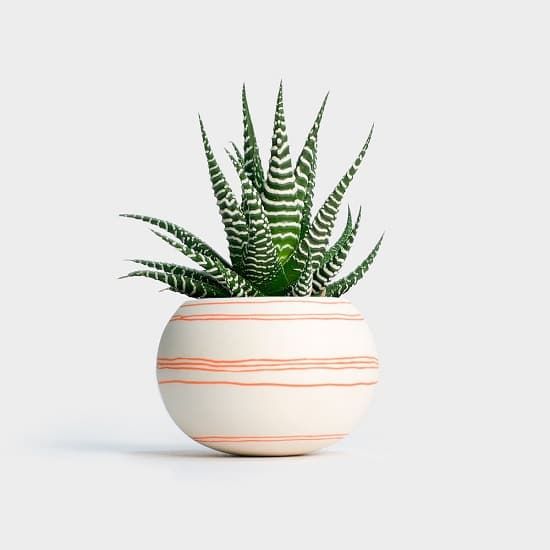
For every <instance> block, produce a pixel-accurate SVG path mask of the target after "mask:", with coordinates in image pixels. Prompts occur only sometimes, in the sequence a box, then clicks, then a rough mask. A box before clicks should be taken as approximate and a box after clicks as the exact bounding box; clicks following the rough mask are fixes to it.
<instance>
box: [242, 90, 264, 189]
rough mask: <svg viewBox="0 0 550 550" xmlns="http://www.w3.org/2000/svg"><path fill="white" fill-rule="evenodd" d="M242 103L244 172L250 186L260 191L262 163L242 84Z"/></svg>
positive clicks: (262, 174)
mask: <svg viewBox="0 0 550 550" xmlns="http://www.w3.org/2000/svg"><path fill="white" fill-rule="evenodd" d="M242 103H243V127H244V150H243V161H244V171H245V173H246V175H247V176H248V179H250V181H251V182H252V185H254V186H255V187H256V189H258V190H260V189H261V188H262V187H263V184H264V170H263V168H262V161H261V159H260V151H259V150H258V142H257V141H256V134H255V133H254V125H253V124H252V117H251V116H250V109H249V108H248V100H247V98H246V88H245V85H244V84H243V92H242Z"/></svg>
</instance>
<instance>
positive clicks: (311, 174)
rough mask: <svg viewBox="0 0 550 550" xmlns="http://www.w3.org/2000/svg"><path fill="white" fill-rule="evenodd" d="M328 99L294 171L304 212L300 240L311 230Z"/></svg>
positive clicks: (312, 128)
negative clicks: (319, 137)
mask: <svg viewBox="0 0 550 550" xmlns="http://www.w3.org/2000/svg"><path fill="white" fill-rule="evenodd" d="M327 99H328V93H327V95H326V96H325V99H324V100H323V103H322V104H321V108H320V109H319V112H318V113H317V116H316V117H315V121H314V123H313V126H312V127H311V130H310V131H309V134H308V136H307V139H306V142H305V144H304V147H303V149H302V152H301V153H300V156H299V157H298V161H297V162H296V168H295V169H294V179H295V181H296V195H297V199H298V208H300V209H301V211H302V218H301V228H300V238H302V237H303V236H304V235H305V234H306V232H307V230H308V229H309V222H310V217H311V208H312V206H313V190H314V187H315V170H316V168H317V135H318V133H319V126H320V125H321V120H322V118H323V112H324V110H325V105H326V103H327Z"/></svg>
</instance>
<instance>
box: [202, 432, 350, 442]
mask: <svg viewBox="0 0 550 550" xmlns="http://www.w3.org/2000/svg"><path fill="white" fill-rule="evenodd" d="M346 435H348V434H347V433H339V434H311V435H305V434H296V435H197V436H192V437H193V439H195V440H196V441H199V440H202V439H273V438H277V439H280V438H284V439H291V438H295V437H296V438H300V439H307V438H310V437H345V436H346Z"/></svg>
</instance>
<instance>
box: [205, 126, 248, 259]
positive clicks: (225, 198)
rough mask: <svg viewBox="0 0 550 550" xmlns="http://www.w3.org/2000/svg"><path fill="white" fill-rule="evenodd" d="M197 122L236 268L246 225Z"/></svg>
mask: <svg viewBox="0 0 550 550" xmlns="http://www.w3.org/2000/svg"><path fill="white" fill-rule="evenodd" d="M199 122H200V127H201V135H202V143H203V145H204V152H205V154H206V160H207V162H208V172H209V174H210V181H211V182H212V189H213V190H214V195H215V197H216V201H217V204H218V209H219V211H220V215H221V218H222V222H223V225H224V229H225V234H226V237H227V243H228V246H229V256H230V258H231V263H232V264H233V265H234V266H236V267H241V265H242V253H241V251H242V247H243V243H244V240H245V239H246V224H245V221H244V217H243V215H242V212H241V209H240V208H239V204H238V202H237V199H236V198H235V195H234V194H233V191H232V190H231V187H230V186H229V184H228V183H227V180H226V179H225V176H224V175H223V173H222V171H221V169H220V166H219V164H218V162H217V160H216V157H215V156H214V153H213V152H212V148H211V147H210V142H209V141H208V136H207V135H206V131H205V129H204V124H203V122H202V119H201V118H200V116H199Z"/></svg>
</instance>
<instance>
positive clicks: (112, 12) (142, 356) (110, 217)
mask: <svg viewBox="0 0 550 550" xmlns="http://www.w3.org/2000/svg"><path fill="white" fill-rule="evenodd" d="M546 4H547V3H546V2H542V1H540V2H537V1H534V0H526V1H522V2H519V1H515V2H514V1H500V2H497V1H490V0H476V1H470V0H465V1H462V2H448V1H435V0H433V1H429V0H417V1H416V2H406V1H398V0H386V1H380V2H369V1H367V2H350V1H346V0H340V1H339V2H335V3H325V2H321V1H318V2H305V1H304V2H298V1H295V2H287V1H276V2H271V3H267V2H245V1H243V0H233V1H231V2H214V1H210V2H192V3H191V2H181V1H180V2H176V1H160V0H159V1H155V2H153V1H149V2H147V1H139V0H134V1H132V2H129V1H121V0H109V1H102V0H94V1H93V2H92V1H59V0H52V1H49V2H36V1H35V2H31V1H25V0H17V1H16V0H13V1H9V0H4V1H3V2H2V3H1V4H0V6H1V7H0V56H1V65H0V79H1V85H0V178H1V179H0V182H1V186H2V203H1V204H2V215H1V218H0V219H1V223H2V231H1V237H0V238H1V254H2V269H1V277H2V285H1V287H0V292H1V296H0V303H1V315H2V332H1V334H2V352H3V355H2V357H3V361H2V367H3V370H2V378H1V382H0V422H1V425H2V426H1V433H2V437H1V438H0V445H1V453H2V456H1V460H2V465H1V468H0V476H1V478H2V479H1V483H0V503H2V505H3V508H4V511H3V512H2V524H3V526H2V528H1V529H0V541H1V546H2V547H3V548H6V549H10V550H12V549H32V548H47V549H49V548H55V549H58V550H61V549H69V548H70V549H73V548H79V549H88V548H94V549H97V548H105V549H117V550H119V549H123V548H182V547H190V548H207V549H210V548H218V547H220V548H221V547H224V548H278V549H280V548H291V549H293V548H314V547H315V548H345V549H348V548H349V549H355V548H372V549H390V548H391V549H397V548H425V549H437V550H439V549H441V548H445V549H454V548H457V549H458V548H460V549H463V548H472V549H477V548H479V549H483V550H485V549H487V548H499V549H502V548H522V549H523V548H525V549H529V550H531V549H539V548H540V549H547V548H549V545H550V536H549V532H548V531H549V527H548V514H549V490H550V484H549V475H548V464H549V459H550V456H549V453H548V443H549V441H548V440H549V429H548V421H549V418H550V414H549V413H550V411H549V407H548V400H549V399H548V393H549V383H550V377H549V374H548V373H549V369H550V360H549V353H548V330H549V321H548V311H549V305H550V304H549V292H548V285H549V261H548V240H549V235H550V232H549V229H550V227H549V223H548V210H549V199H548V197H549V193H548V187H549V184H550V178H549V176H550V170H549V168H548V166H549V157H548V151H549V149H550V139H549V135H550V134H549V130H548V129H549V127H550V116H549V115H550V111H549V97H550V94H549V92H550V89H549V88H550V87H549V80H548V78H549V77H548V51H549V46H550V43H549V39H548V11H547V7H548V6H547V5H546ZM281 78H283V79H284V83H285V96H286V114H287V126H288V132H289V136H290V145H291V151H292V153H293V154H294V155H295V154H296V153H297V151H298V150H299V148H300V147H301V145H302V143H303V140H304V138H305V135H306V133H307V130H308V128H309V126H310V124H311V122H312V120H313V118H314V116H315V113H316V111H317V109H318V106H319V104H320V102H321V100H322V97H323V95H324V94H325V92H326V91H328V90H330V92H331V93H330V98H329V102H328V105H327V109H326V115H325V120H324V122H323V126H322V129H321V132H320V145H319V163H318V187H317V197H316V204H317V205H318V204H319V201H320V200H322V199H323V198H324V197H325V196H326V194H327V193H328V192H329V191H330V190H331V189H332V186H333V185H335V184H336V182H337V180H338V178H339V177H340V176H341V175H342V174H343V173H344V171H345V170H346V169H347V167H348V165H349V164H350V162H351V161H352V160H353V158H354V156H355V155H356V154H357V152H358V150H359V148H360V145H361V142H362V140H363V139H364V138H365V136H366V134H367V132H368V129H369V127H370V125H371V123H372V122H375V123H376V129H375V134H374V137H373V141H372V143H371V147H370V149H369V152H368V157H367V159H366V161H365V163H364V166H363V167H362V169H361V171H360V172H359V174H358V176H357V177H356V180H355V181H354V183H353V185H352V187H351V189H350V190H349V193H348V195H347V197H346V200H349V203H350V204H351V206H352V208H353V210H354V212H355V211H357V209H358V208H359V206H360V205H363V207H364V217H363V220H364V222H363V227H362V230H361V232H360V237H359V238H358V240H357V242H356V245H355V247H354V251H353V253H352V255H351V261H350V264H349V267H352V266H353V264H354V263H356V262H358V261H360V259H361V258H362V257H363V256H365V255H366V253H367V251H368V250H369V249H370V247H372V245H373V244H374V242H375V241H376V239H377V238H378V236H379V234H380V233H381V232H382V231H386V240H385V242H384V245H383V247H382V250H381V253H380V255H379V257H378V259H377V261H376V263H375V265H374V267H373V269H372V271H371V272H370V273H369V275H368V277H366V279H365V280H364V281H362V282H361V283H360V284H359V285H358V286H357V287H356V288H355V289H353V291H351V292H350V293H349V297H350V298H351V299H352V300H353V301H354V303H355V304H356V305H357V306H358V307H359V308H360V309H361V311H362V312H363V313H364V314H365V315H366V317H367V318H368V320H369V323H370V326H371V328H372V330H373V332H374V334H375V336H376V339H377V343H378V348H379V352H380V356H381V360H382V366H383V370H382V371H381V375H382V381H381V383H380V384H379V386H378V388H377V392H376V397H375V400H374V402H373V403H372V406H371V408H370V409H369V412H368V415H367V417H366V418H365V420H364V422H363V423H362V424H361V426H360V427H359V428H358V429H357V430H356V431H355V432H354V433H353V434H352V435H351V436H350V437H349V438H348V439H347V440H346V441H344V442H342V443H340V444H338V445H335V446H334V447H332V448H331V449H329V450H327V451H325V452H322V453H320V454H318V455H314V456H311V457H300V458H286V459H276V460H273V459H243V458H232V457H228V456H223V455H221V454H215V453H213V452H209V451H207V450H203V449H201V448H199V447H198V445H196V444H194V443H192V442H191V441H190V440H189V439H188V438H187V437H186V436H184V435H183V434H182V433H181V432H179V431H178V429H177V428H176V427H175V425H174V424H173V423H172V421H171V420H170V419H169V417H168V415H167V414H166V412H165V411H164V409H163V406H162V403H161V400H160V397H159V395H158V391H157V388H156V383H155V372H154V360H155V354H156V346H157V343H158V340H159V337H160V334H161V331H162V329H163V327H164V324H165V322H166V320H167V319H168V318H169V316H170V315H171V313H172V312H173V311H174V309H175V308H176V307H177V305H178V304H179V302H180V300H181V298H180V297H179V296H177V295H175V294H170V293H166V292H164V293H160V294H159V293H158V292H157V291H158V289H159V287H158V285H156V284H155V283H154V282H152V281H145V280H144V281H138V280H126V281H119V280H117V277H118V276H120V275H122V274H124V273H125V272H126V271H127V270H128V269H129V264H127V263H124V262H123V259H124V258H132V257H145V258H159V259H172V258H173V259H177V256H176V255H174V253H173V252H172V251H171V250H169V249H168V247H166V246H165V245H164V244H163V243H162V242H160V241H159V240H156V239H155V237H154V236H152V235H151V234H150V233H149V232H148V231H147V229H146V227H145V226H142V225H140V224H138V223H136V222H132V221H129V220H123V219H121V218H118V217H117V213H119V212H139V213H146V214H151V215H155V216H158V217H161V218H166V219H169V220H173V221H174V222H177V223H180V224H182V225H185V226H186V227H187V228H188V229H190V230H192V231H194V232H196V233H198V234H199V235H201V236H202V237H203V238H205V239H207V240H208V241H209V242H210V243H212V244H213V245H215V246H216V247H217V248H219V249H220V250H224V251H225V248H224V247H225V243H224V235H223V230H222V227H221V224H220V222H219V219H218V214H217V210H216V206H215V202H214V199H213V197H212V193H211V189H210V186H209V182H208V176H207V171H206V162H205V160H204V158H203V153H202V146H201V142H200V134H199V129H198V121H197V113H198V112H199V111H200V113H201V114H202V116H203V118H204V121H205V124H206V127H207V130H208V131H209V133H210V137H211V140H212V143H213V146H214V150H215V152H216V154H217V155H218V156H219V158H220V159H222V166H223V168H224V170H226V171H227V173H228V174H231V171H230V166H229V164H228V162H226V159H224V158H223V148H224V147H225V146H226V145H227V144H228V142H229V141H230V140H237V141H239V142H240V140H241V122H240V89H241V85H242V83H243V82H246V83H247V87H248V92H249V99H250V104H251V109H252V111H253V115H254V118H255V121H256V130H257V133H258V136H259V141H260V146H261V148H262V151H263V154H264V158H265V156H266V154H267V152H268V148H269V143H270V134H271V125H272V117H273V109H274V102H275V97H276V89H277V85H278V82H279V80H280V79H281ZM233 181H235V179H234V178H233ZM339 223H340V224H341V223H342V220H341V221H340V222H339ZM339 227H341V225H339Z"/></svg>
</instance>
